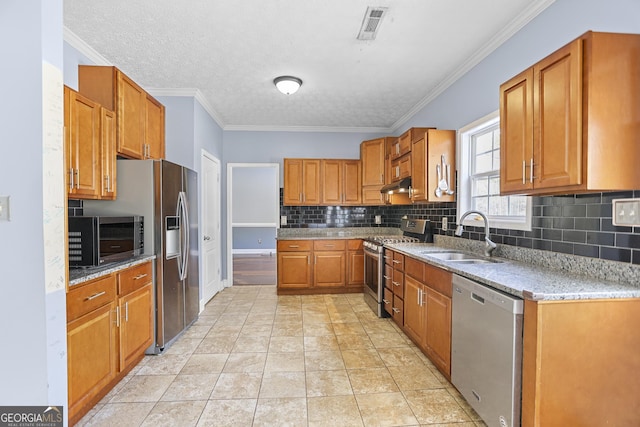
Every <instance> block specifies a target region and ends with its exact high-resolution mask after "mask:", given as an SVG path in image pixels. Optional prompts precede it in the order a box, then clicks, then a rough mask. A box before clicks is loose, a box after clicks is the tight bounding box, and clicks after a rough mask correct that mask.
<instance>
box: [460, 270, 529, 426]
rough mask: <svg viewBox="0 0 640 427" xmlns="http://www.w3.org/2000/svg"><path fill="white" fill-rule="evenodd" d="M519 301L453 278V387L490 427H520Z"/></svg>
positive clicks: (520, 355)
mask: <svg viewBox="0 0 640 427" xmlns="http://www.w3.org/2000/svg"><path fill="white" fill-rule="evenodd" d="M522 311H523V302H522V300H521V299H519V298H516V297H513V296H511V295H507V294H505V293H503V292H500V291H497V290H495V289H492V288H489V287H487V286H484V285H481V284H479V283H476V282H474V281H472V280H469V279H466V278H464V277H461V276H458V275H455V274H454V275H453V308H452V327H451V353H452V354H451V382H452V383H453V385H455V386H456V388H457V389H458V391H460V393H462V395H463V396H464V398H465V399H466V400H467V402H469V404H470V405H471V406H472V407H473V409H475V410H476V412H477V413H478V415H480V417H481V418H482V419H483V420H484V422H485V423H487V425H488V426H490V427H492V426H497V427H516V426H519V425H520V402H521V392H522V385H521V375H522Z"/></svg>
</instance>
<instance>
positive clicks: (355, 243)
mask: <svg viewBox="0 0 640 427" xmlns="http://www.w3.org/2000/svg"><path fill="white" fill-rule="evenodd" d="M347 251H348V252H347V286H355V287H358V288H360V289H362V287H363V286H364V248H363V246H362V240H360V239H354V240H349V241H347Z"/></svg>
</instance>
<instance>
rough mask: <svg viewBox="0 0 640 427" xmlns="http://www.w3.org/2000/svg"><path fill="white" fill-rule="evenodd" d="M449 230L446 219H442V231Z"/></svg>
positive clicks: (444, 217)
mask: <svg viewBox="0 0 640 427" xmlns="http://www.w3.org/2000/svg"><path fill="white" fill-rule="evenodd" d="M448 229H449V224H448V222H447V217H446V216H443V217H442V231H447V230H448Z"/></svg>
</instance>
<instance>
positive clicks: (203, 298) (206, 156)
mask: <svg viewBox="0 0 640 427" xmlns="http://www.w3.org/2000/svg"><path fill="white" fill-rule="evenodd" d="M206 161H212V162H213V163H215V164H216V165H217V167H218V185H217V188H216V194H215V195H214V197H217V198H218V203H217V205H218V213H217V214H218V221H219V224H220V227H219V229H218V231H217V236H216V238H217V241H218V243H219V245H220V253H219V257H220V259H219V261H218V262H219V266H220V277H219V279H220V290H222V289H224V281H223V280H222V193H221V191H222V182H221V179H220V178H221V177H222V170H221V162H220V159H218V158H217V157H216V156H214V155H213V154H211V153H210V152H208V151H207V150H205V149H201V153H200V173H201V174H202V172H203V171H204V162H206ZM202 176H203V175H201V177H202ZM199 181H200V218H201V220H200V222H201V223H202V222H204V218H205V216H204V213H205V212H204V210H205V194H204V190H205V185H204V181H203V180H202V179H200V180H199ZM199 234H200V236H199V237H200V241H199V244H198V250H199V251H200V253H201V254H202V242H203V239H204V227H199ZM200 259H201V260H202V262H200V277H201V281H200V282H201V287H200V288H201V289H202V294H201V295H200V312H202V310H204V306H205V305H206V304H207V302H209V300H210V299H211V298H212V297H213V296H214V295H215V293H214V294H213V295H211V296H208V295H205V294H204V292H205V288H206V286H205V285H206V284H205V277H204V257H202V255H201V257H200Z"/></svg>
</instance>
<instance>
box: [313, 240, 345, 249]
mask: <svg viewBox="0 0 640 427" xmlns="http://www.w3.org/2000/svg"><path fill="white" fill-rule="evenodd" d="M346 248H347V241H346V240H314V241H313V250H314V251H344V250H345V249H346Z"/></svg>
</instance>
